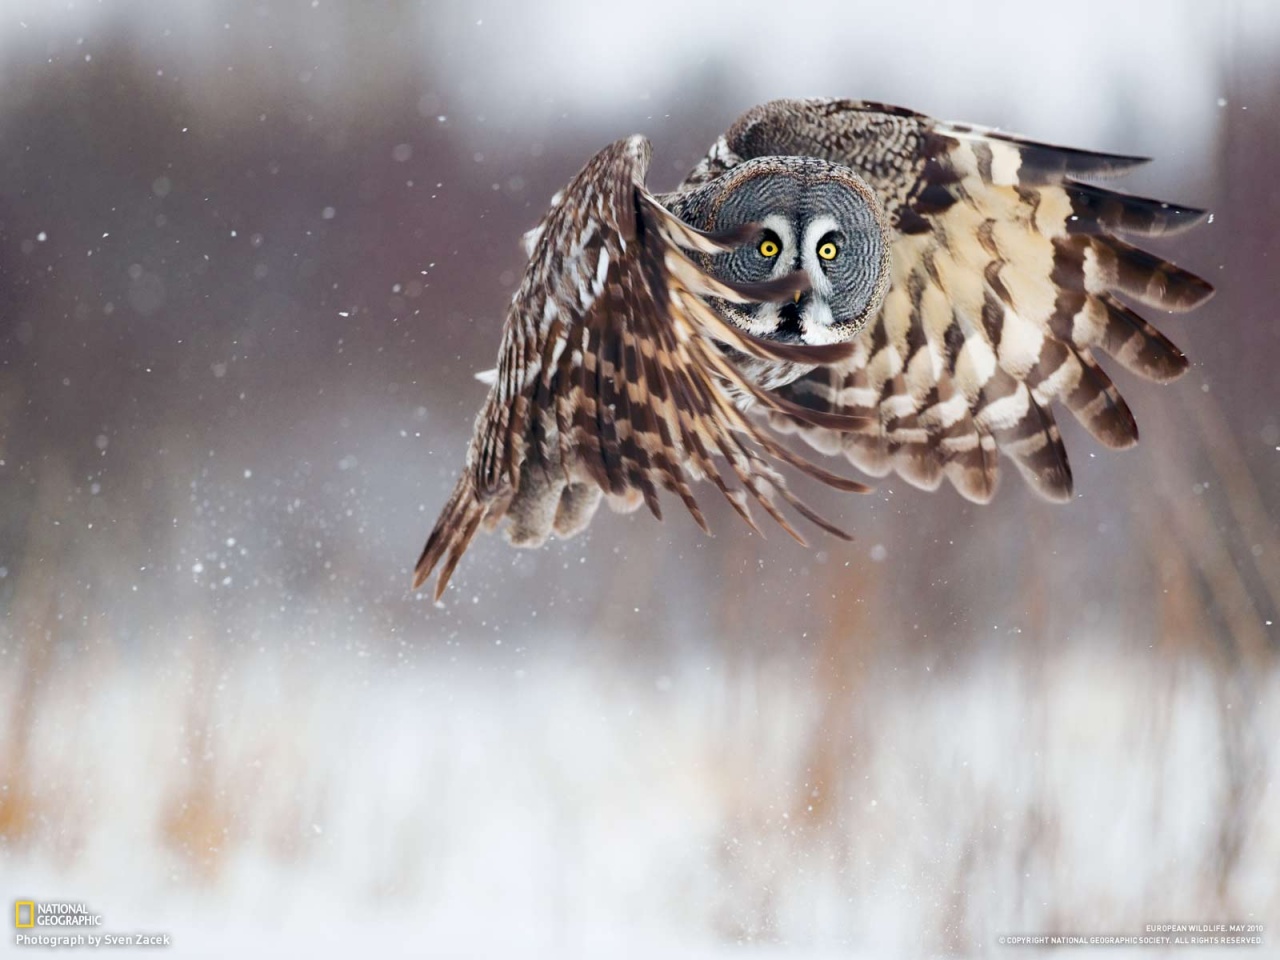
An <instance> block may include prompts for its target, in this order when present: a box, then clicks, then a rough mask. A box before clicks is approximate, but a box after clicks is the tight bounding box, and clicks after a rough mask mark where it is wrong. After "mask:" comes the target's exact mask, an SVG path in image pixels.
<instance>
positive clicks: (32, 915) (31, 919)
mask: <svg viewBox="0 0 1280 960" xmlns="http://www.w3.org/2000/svg"><path fill="white" fill-rule="evenodd" d="M23 907H26V908H27V922H26V923H23V922H22V908H23ZM13 925H14V926H15V927H18V928H19V929H21V928H23V927H34V926H35V925H36V905H35V901H34V900H18V901H16V902H15V903H14V905H13Z"/></svg>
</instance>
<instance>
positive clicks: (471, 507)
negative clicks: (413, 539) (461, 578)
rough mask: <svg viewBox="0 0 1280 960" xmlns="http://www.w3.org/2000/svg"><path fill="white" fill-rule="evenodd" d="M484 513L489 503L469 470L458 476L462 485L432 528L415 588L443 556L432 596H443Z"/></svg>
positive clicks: (459, 483)
mask: <svg viewBox="0 0 1280 960" xmlns="http://www.w3.org/2000/svg"><path fill="white" fill-rule="evenodd" d="M484 514H485V507H484V504H482V503H481V502H480V498H479V497H477V496H476V489H475V484H474V482H473V481H472V479H471V472H470V471H466V472H464V473H463V474H462V476H461V477H460V478H459V479H458V485H457V486H455V487H454V488H453V495H452V496H450V497H449V502H448V503H446V504H445V507H444V509H443V510H442V511H440V519H439V520H437V521H436V526H435V529H434V530H432V531H431V536H430V537H428V538H427V545H426V546H425V547H424V548H423V549H422V556H421V557H419V558H418V565H417V566H416V567H415V568H414V570H413V589H415V590H417V589H418V588H419V587H421V586H422V585H423V584H424V583H426V582H427V578H428V577H429V576H431V571H432V570H434V569H435V568H436V565H437V564H438V563H440V560H441V558H443V559H444V565H443V566H442V567H441V568H440V575H439V576H438V577H437V578H436V588H435V594H434V596H433V598H432V599H435V600H439V599H440V597H441V595H442V594H443V593H444V589H445V587H447V586H448V585H449V578H450V577H451V576H453V571H454V568H456V567H457V566H458V561H459V560H461V559H462V555H463V553H465V552H466V549H467V547H468V546H469V545H470V543H471V538H472V537H474V536H475V535H476V530H478V529H479V527H480V522H481V521H482V520H483V519H484Z"/></svg>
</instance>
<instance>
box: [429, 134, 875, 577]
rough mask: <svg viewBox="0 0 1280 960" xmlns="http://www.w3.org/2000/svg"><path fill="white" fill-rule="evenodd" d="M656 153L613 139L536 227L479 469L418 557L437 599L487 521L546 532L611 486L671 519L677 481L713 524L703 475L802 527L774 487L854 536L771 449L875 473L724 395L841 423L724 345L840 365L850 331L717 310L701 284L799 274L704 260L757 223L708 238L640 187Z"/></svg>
mask: <svg viewBox="0 0 1280 960" xmlns="http://www.w3.org/2000/svg"><path fill="white" fill-rule="evenodd" d="M648 165H649V143H648V141H647V140H645V139H644V138H642V137H631V138H629V139H626V140H619V141H618V142H616V143H614V144H612V145H611V146H609V147H607V148H605V149H604V150H602V151H601V152H600V153H599V154H597V155H596V156H595V157H594V158H592V160H591V161H590V162H589V163H588V164H587V165H586V167H585V168H584V169H583V170H582V172H581V173H579V174H578V176H577V177H575V178H574V180H573V181H572V182H571V183H570V184H569V186H568V187H567V188H566V189H565V191H564V192H563V193H562V194H561V195H559V196H558V197H557V200H556V201H555V203H554V205H553V207H552V209H551V210H550V212H549V213H548V214H547V216H546V218H545V219H544V220H543V223H542V225H541V226H540V227H539V228H538V230H536V231H534V232H533V233H532V234H531V236H530V238H529V243H530V247H531V259H530V262H529V265H528V268H527V269H526V271H525V274H524V278H523V280H522V282H521V285H520V288H519V290H518V291H517V292H516V295H515V297H514V298H513V300H512V304H511V308H510V311H509V312H508V314H507V320H506V324H505V327H504V330H503V338H502V347H501V350H500V353H499V359H498V369H497V375H496V378H495V380H494V383H493V386H492V388H491V390H490V392H489V396H488V399H487V400H486V402H485V405H484V408H483V409H482V410H481V411H480V415H479V416H478V417H477V419H476V428H475V434H474V436H473V438H472V442H471V447H470V449H469V452H468V454H467V463H466V468H465V470H464V471H463V474H462V477H461V479H459V481H458V484H457V486H456V487H455V488H454V491H453V495H452V496H451V497H450V499H449V501H448V503H447V505H446V506H445V508H444V511H443V512H442V513H441V515H440V518H439V520H438V521H437V522H436V526H435V529H434V530H433V531H432V533H431V536H430V539H428V541H427V545H426V548H425V549H424V550H423V552H422V557H421V558H420V559H419V561H418V565H417V568H416V570H415V572H414V586H415V587H418V586H420V585H421V584H422V583H423V582H424V581H425V580H426V579H427V577H429V576H430V574H431V572H432V570H433V569H434V568H435V567H436V566H437V565H441V566H440V575H439V578H438V580H437V583H436V591H435V595H436V597H437V598H438V597H439V596H440V594H441V593H442V592H443V591H444V588H445V586H446V585H447V583H448V581H449V577H450V575H451V574H452V572H453V570H454V568H455V566H456V565H457V563H458V560H459V559H460V558H461V556H462V554H463V551H465V550H466V548H467V545H468V544H469V543H470V542H471V539H472V537H473V536H474V535H475V533H476V531H477V529H479V527H480V525H481V524H482V523H485V524H487V525H488V526H489V527H492V526H493V525H496V524H497V523H498V522H499V521H500V520H502V519H503V518H506V519H508V521H509V527H508V534H509V536H510V538H511V540H512V542H514V543H516V544H518V545H537V544H540V543H542V542H543V541H545V539H546V538H547V536H548V535H549V534H550V533H552V532H555V533H557V534H560V535H561V536H569V535H572V534H574V533H576V532H578V531H579V530H581V529H582V528H583V527H585V526H586V524H587V522H589V520H590V518H591V516H592V514H593V513H594V511H595V509H596V507H597V505H598V503H599V501H600V499H601V497H602V496H603V495H606V494H607V495H609V496H610V497H611V498H612V499H613V500H614V501H615V502H617V503H621V504H626V505H628V506H633V505H638V503H639V502H640V501H643V502H644V503H645V504H647V505H648V507H649V509H650V510H651V511H652V512H653V514H654V515H655V516H657V517H661V508H660V506H659V502H658V496H657V491H658V489H666V490H670V491H672V492H674V493H675V494H676V495H677V496H678V497H680V499H681V500H682V501H683V502H684V505H685V506H686V507H687V508H688V509H689V512H690V513H691V514H692V515H693V518H694V519H695V520H696V521H697V523H698V524H699V526H701V527H702V528H703V529H706V521H705V520H704V518H703V515H702V512H701V511H700V509H699V508H698V504H697V502H696V501H695V499H694V497H693V493H692V490H691V484H692V482H693V481H696V480H698V479H702V478H706V479H709V480H710V481H711V482H712V483H713V484H714V485H715V486H716V487H718V488H719V490H720V491H721V492H722V493H723V494H724V495H725V496H726V497H727V498H728V500H729V502H730V503H731V504H732V505H733V507H734V509H735V510H737V512H738V513H739V514H741V516H742V517H743V519H745V520H746V521H747V522H748V523H750V524H752V526H753V527H754V523H753V522H752V519H751V515H750V512H749V510H748V502H749V501H750V500H754V501H755V502H756V503H758V504H760V506H761V507H762V508H763V509H764V510H765V511H766V512H767V513H769V514H770V516H772V517H773V519H774V520H776V521H777V522H778V523H779V524H781V525H782V527H783V528H784V529H786V530H787V532H789V533H791V534H792V535H793V536H795V537H797V539H799V534H797V533H796V532H795V530H794V529H792V527H791V526H790V524H789V523H788V522H787V520H786V518H785V517H784V516H783V515H782V513H781V511H780V510H779V508H778V506H777V504H776V503H775V496H776V497H779V498H781V499H782V500H784V501H785V502H787V503H789V504H790V505H791V506H792V507H793V508H794V509H796V510H797V511H798V512H799V513H800V514H802V515H803V516H805V517H806V518H808V519H809V520H811V521H812V522H814V523H816V524H818V525H819V526H821V527H822V528H823V529H826V530H828V531H830V532H832V533H835V534H837V535H841V534H840V531H838V530H836V529H835V528H834V527H832V526H831V525H830V524H828V523H827V522H826V521H824V520H822V519H821V518H820V517H818V516H816V515H815V514H814V513H813V512H812V511H811V510H810V509H809V508H808V507H806V506H805V505H804V504H803V503H801V502H800V501H799V500H797V499H796V497H795V496H794V495H793V494H792V493H791V492H790V491H788V490H787V488H786V485H785V483H784V482H783V480H782V478H781V476H780V475H779V474H778V472H777V470H776V469H775V467H774V464H775V462H776V461H782V462H785V463H788V464H791V465H792V466H795V467H797V468H799V469H800V470H802V471H803V472H805V473H807V474H808V475H810V476H812V477H815V478H817V479H819V480H822V481H823V482H825V483H828V484H830V485H832V486H834V487H837V488H839V489H842V490H865V489H866V488H865V487H864V486H862V485H861V484H858V483H855V482H854V481H851V480H846V479H844V478H841V477H838V476H836V475H835V474H832V473H830V472H828V471H826V470H823V469H822V468H820V467H817V466H815V465H813V464H811V463H809V462H807V461H806V460H803V459H802V458H800V457H797V456H796V455H795V454H794V453H792V452H791V451H789V450H788V449H786V448H785V447H783V446H781V445H780V444H779V443H778V442H777V441H776V440H775V439H773V438H772V437H771V436H770V435H769V434H768V433H767V432H765V431H763V430H762V429H761V428H760V427H759V426H758V425H757V424H756V423H755V422H753V421H752V420H751V419H750V418H748V417H747V416H746V415H745V414H744V413H742V412H741V411H740V410H739V409H738V408H737V407H736V406H735V405H734V404H733V403H732V402H731V401H730V400H729V399H728V396H729V394H730V393H731V392H732V393H736V394H738V395H749V396H753V397H754V398H755V399H756V400H757V401H758V402H759V403H761V404H763V405H764V407H765V409H768V410H771V411H775V412H778V413H784V414H786V415H788V416H790V417H793V418H795V420H796V421H797V422H803V423H806V424H809V425H814V426H818V425H821V426H825V427H827V428H829V429H845V428H850V427H852V426H854V425H855V421H854V420H853V419H852V418H850V417H848V416H844V415H840V414H832V413H830V412H826V411H818V410H808V409H806V408H804V407H801V406H799V405H797V404H794V403H792V402H791V401H789V400H788V399H787V398H786V397H782V396H779V395H775V394H768V393H765V392H763V391H761V390H760V389H759V388H757V387H755V386H753V385H752V384H751V383H749V382H748V381H747V380H745V379H744V378H743V376H742V375H741V374H740V373H739V372H738V371H737V370H736V369H735V368H734V366H733V365H732V364H731V363H730V362H729V361H728V360H727V359H726V357H725V356H724V354H723V353H722V352H721V350H720V349H718V348H717V347H716V345H715V342H719V343H723V344H728V345H729V346H731V347H733V348H734V349H736V350H739V351H742V352H744V353H747V354H750V355H753V356H756V357H760V358H763V359H789V360H792V361H796V362H801V363H837V362H840V361H841V360H844V359H847V358H848V357H849V356H850V355H851V353H852V345H850V344H843V345H832V346H830V347H807V346H796V345H788V344H780V343H771V342H766V341H760V340H757V339H755V338H753V337H751V336H749V335H747V334H745V333H743V332H742V331H739V330H737V329H736V328H734V327H732V326H731V325H729V324H727V323H726V322H724V321H723V320H722V319H720V318H719V316H718V315H716V314H715V313H714V312H712V311H711V309H710V308H708V306H707V305H706V303H705V301H704V300H703V299H702V298H703V297H706V296H715V297H721V298H725V299H728V300H732V301H735V302H746V301H750V300H778V299H783V298H786V297H788V296H790V295H791V294H792V293H794V292H797V291H798V290H800V289H802V288H803V287H804V284H805V282H806V281H805V278H804V275H803V274H795V275H793V276H791V277H787V278H784V279H783V280H781V281H776V282H771V283H768V284H758V285H753V286H747V285H744V286H732V285H728V284H725V283H722V282H719V281H717V280H714V279H713V278H711V277H710V276H708V275H707V274H705V273H704V272H703V271H702V270H701V269H699V268H698V267H697V266H695V265H694V263H693V262H692V261H691V260H690V259H689V258H688V257H687V256H686V255H685V254H684V253H683V252H682V248H684V249H690V250H698V251H702V252H706V253H713V252H720V251H722V250H725V249H730V248H731V247H732V245H733V244H734V243H735V242H741V241H742V240H743V239H745V238H746V236H747V235H748V234H749V233H750V232H751V231H752V230H753V229H754V228H751V227H748V228H744V230H742V231H736V232H735V235H734V236H725V235H721V236H712V235H709V234H704V233H700V232H699V231H696V230H694V229H692V228H691V227H689V226H687V225H686V224H684V223H681V222H680V221H679V220H678V219H676V218H675V217H673V216H672V215H671V214H670V213H668V212H667V211H666V210H665V209H664V208H663V207H662V206H661V205H660V204H659V203H658V202H657V201H656V200H655V199H654V198H653V196H652V195H651V194H650V193H649V192H648V191H647V190H646V189H645V187H644V177H645V173H646V171H647V169H648ZM713 341H714V342H713ZM734 479H736V481H737V484H738V485H739V486H731V482H732V481H733V480H734Z"/></svg>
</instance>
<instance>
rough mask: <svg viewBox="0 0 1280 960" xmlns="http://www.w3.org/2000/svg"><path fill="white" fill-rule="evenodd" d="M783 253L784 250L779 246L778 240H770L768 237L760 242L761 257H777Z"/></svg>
mask: <svg viewBox="0 0 1280 960" xmlns="http://www.w3.org/2000/svg"><path fill="white" fill-rule="evenodd" d="M781 252H782V248H781V247H779V246H778V241H777V240H770V239H768V238H767V237H766V238H765V239H764V240H761V241H760V256H762V257H776V256H777V255H778V254H780V253H781Z"/></svg>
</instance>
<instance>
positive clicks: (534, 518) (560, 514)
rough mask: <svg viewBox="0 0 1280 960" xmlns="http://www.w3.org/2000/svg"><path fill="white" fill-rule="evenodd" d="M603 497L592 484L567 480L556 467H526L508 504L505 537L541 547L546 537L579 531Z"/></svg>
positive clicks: (563, 535) (569, 535) (567, 534)
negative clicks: (554, 468) (543, 468)
mask: <svg viewBox="0 0 1280 960" xmlns="http://www.w3.org/2000/svg"><path fill="white" fill-rule="evenodd" d="M602 496H603V494H602V492H601V490H600V488H599V487H598V486H596V485H595V484H594V483H568V482H566V481H565V479H564V476H563V474H561V473H560V472H558V471H555V470H550V471H548V470H542V469H538V468H533V469H527V470H525V471H524V473H523V474H522V475H521V477H520V489H519V491H517V493H516V495H515V496H514V497H512V499H511V504H510V506H508V507H507V518H508V520H509V523H508V524H507V529H506V534H507V540H508V541H509V542H510V543H511V544H512V545H513V546H516V547H540V546H542V545H543V544H544V543H546V542H547V538H548V537H550V536H551V534H552V533H555V535H556V536H558V537H562V538H568V537H572V536H575V535H577V534H579V533H581V532H582V531H583V530H584V529H586V527H587V525H588V524H589V523H590V522H591V518H592V517H593V516H595V512H596V508H597V507H598V506H600V498H601V497H602Z"/></svg>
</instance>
